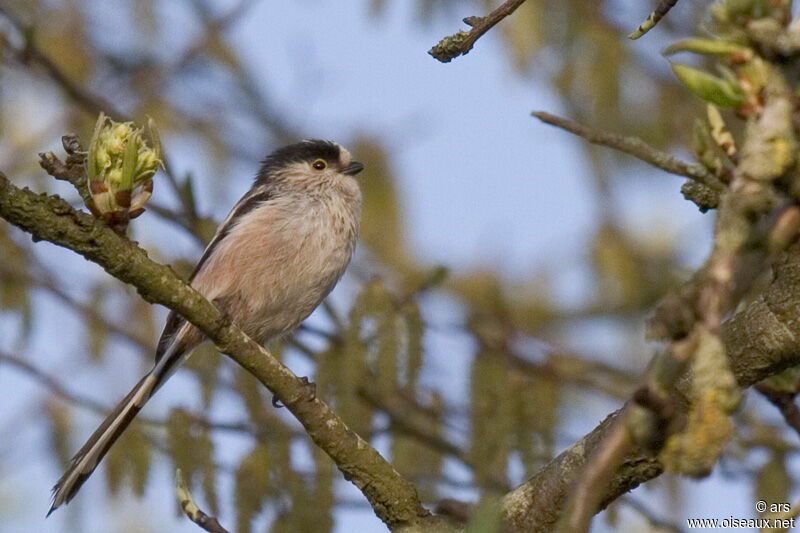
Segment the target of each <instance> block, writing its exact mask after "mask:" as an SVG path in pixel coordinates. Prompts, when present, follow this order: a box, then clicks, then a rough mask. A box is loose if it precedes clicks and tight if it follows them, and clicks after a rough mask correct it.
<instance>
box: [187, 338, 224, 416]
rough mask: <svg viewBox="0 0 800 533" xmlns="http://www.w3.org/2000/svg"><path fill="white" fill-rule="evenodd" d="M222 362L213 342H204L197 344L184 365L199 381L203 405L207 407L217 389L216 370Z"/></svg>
mask: <svg viewBox="0 0 800 533" xmlns="http://www.w3.org/2000/svg"><path fill="white" fill-rule="evenodd" d="M221 363H222V356H221V355H220V353H219V351H218V350H217V349H216V348H215V347H214V345H213V344H211V343H209V342H206V343H203V344H201V345H200V346H198V347H197V348H196V349H195V350H194V353H193V354H192V356H191V357H190V358H189V360H188V361H186V363H185V366H186V368H187V369H188V370H190V371H191V372H193V373H194V375H195V376H196V377H197V379H198V381H200V396H201V398H202V400H203V407H204V408H208V407H209V406H210V405H211V400H212V399H213V398H214V393H215V392H216V390H217V372H218V371H219V368H220V364H221Z"/></svg>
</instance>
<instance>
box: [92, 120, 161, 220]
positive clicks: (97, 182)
mask: <svg viewBox="0 0 800 533" xmlns="http://www.w3.org/2000/svg"><path fill="white" fill-rule="evenodd" d="M162 165H163V163H162V161H161V145H160V142H159V139H158V133H157V132H156V129H155V125H154V123H153V121H152V119H149V120H148V124H147V126H146V128H139V127H137V126H136V125H135V124H134V123H133V122H115V121H113V120H111V119H110V118H108V117H106V116H105V115H104V114H103V113H100V116H99V117H98V118H97V123H96V124H95V127H94V133H93V134H92V140H91V143H90V144H89V153H88V155H87V158H86V174H87V177H88V180H89V191H90V192H91V195H92V204H91V205H89V206H88V207H89V209H90V210H91V211H92V213H93V214H94V215H95V216H97V217H101V218H104V219H106V220H107V221H109V222H111V223H112V224H114V225H119V224H121V225H125V224H126V223H127V221H128V220H130V219H132V218H135V217H137V216H139V215H140V214H142V213H143V212H144V205H145V203H147V201H148V200H149V199H150V195H151V194H152V192H153V175H154V174H155V173H156V170H158V167H159V166H162Z"/></svg>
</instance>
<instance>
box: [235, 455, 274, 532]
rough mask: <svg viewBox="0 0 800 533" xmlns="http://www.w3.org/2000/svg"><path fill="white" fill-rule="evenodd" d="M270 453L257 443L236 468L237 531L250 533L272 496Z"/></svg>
mask: <svg viewBox="0 0 800 533" xmlns="http://www.w3.org/2000/svg"><path fill="white" fill-rule="evenodd" d="M269 468H270V453H269V450H268V448H267V447H266V446H265V445H263V444H259V443H256V444H255V445H254V446H253V449H252V450H251V451H250V453H248V454H247V455H245V457H244V458H243V459H242V460H241V462H240V463H239V466H238V467H237V468H236V474H235V483H236V489H235V490H236V498H235V504H236V531H238V532H239V533H250V531H252V529H251V522H252V520H253V518H254V517H255V516H256V515H257V514H258V513H259V511H261V508H262V506H263V504H264V499H265V498H266V497H267V496H268V495H269V494H270V492H271V491H270V488H271V487H270V473H269Z"/></svg>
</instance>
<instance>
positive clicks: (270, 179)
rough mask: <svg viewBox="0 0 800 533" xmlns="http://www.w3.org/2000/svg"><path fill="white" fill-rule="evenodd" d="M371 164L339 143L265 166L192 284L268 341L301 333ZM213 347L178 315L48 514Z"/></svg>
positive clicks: (350, 241) (302, 147) (336, 273)
mask: <svg viewBox="0 0 800 533" xmlns="http://www.w3.org/2000/svg"><path fill="white" fill-rule="evenodd" d="M363 168H364V165H362V164H361V163H359V162H358V161H353V160H352V158H351V156H350V153H349V152H348V151H347V150H345V149H344V148H342V147H341V146H339V145H338V144H336V143H334V142H330V141H323V140H317V139H314V140H306V141H302V142H299V143H297V144H292V145H289V146H286V147H283V148H280V149H278V150H276V151H275V152H273V153H272V154H270V155H269V156H267V158H266V159H264V161H263V163H262V165H261V169H260V170H259V172H258V175H257V177H256V179H255V182H254V183H253V186H252V187H251V188H250V190H249V191H248V192H247V193H246V194H245V195H244V196H243V197H242V198H241V200H239V201H238V202H237V203H236V205H235V206H233V209H231V211H230V213H229V214H228V216H227V217H225V220H224V221H223V222H222V224H220V226H219V229H218V230H217V233H216V235H215V236H214V238H213V239H212V240H211V242H210V243H209V245H208V246H207V247H206V249H205V251H204V252H203V255H202V257H201V258H200V261H199V262H198V263H197V266H196V267H195V269H194V272H192V275H191V277H190V283H191V285H192V287H194V288H195V289H197V290H198V291H199V292H200V293H201V294H203V296H205V297H206V298H207V299H209V300H211V301H212V302H214V304H215V305H216V306H217V308H218V309H219V310H220V311H221V312H222V313H224V314H225V315H226V316H228V317H230V319H231V320H232V321H233V323H235V324H236V325H238V326H239V327H240V328H241V329H242V330H243V331H244V332H245V333H247V334H248V335H249V336H250V337H252V338H253V339H256V340H257V341H258V342H260V343H262V344H263V343H266V342H267V341H269V340H270V339H272V338H275V337H278V336H280V335H282V334H284V333H287V332H289V331H291V330H292V329H294V328H295V327H296V326H297V325H298V324H300V322H302V321H303V320H304V319H305V318H306V317H307V316H308V315H310V314H311V312H312V311H313V310H314V309H315V308H316V307H317V305H319V303H320V302H321V301H322V300H323V298H325V296H327V295H328V293H329V292H330V291H331V290H332V289H333V287H334V285H336V282H337V281H338V280H339V278H340V277H341V276H342V274H343V273H344V270H345V268H346V267H347V264H348V263H349V262H350V258H351V257H352V255H353V250H354V249H355V246H356V240H357V237H358V222H359V218H360V216H361V191H360V189H359V187H358V183H357V182H356V180H355V179H354V177H353V176H355V175H356V174H358V173H359V172H361V170H363ZM202 341H203V334H202V333H201V332H200V331H199V330H198V329H197V328H196V327H194V326H193V325H191V324H190V323H188V322H187V321H186V320H184V319H183V318H182V317H180V316H178V315H177V314H175V312H174V311H173V312H170V313H169V315H168V317H167V321H166V325H165V326H164V331H163V332H162V333H161V338H160V340H159V341H158V346H157V348H156V356H155V365H154V366H153V368H152V370H150V372H148V373H147V374H146V375H145V376H144V377H143V378H142V379H141V380H140V381H139V383H137V384H136V386H135V387H133V390H131V391H130V392H129V393H128V395H127V396H125V398H123V399H122V400H121V401H120V402H119V403H118V404H117V406H116V407H115V408H114V410H113V411H112V412H111V413H110V414H109V415H108V416H107V417H106V419H105V420H104V421H103V423H102V424H100V427H98V428H97V430H95V432H94V433H93V434H92V436H91V437H89V440H88V441H86V444H84V445H83V447H82V448H81V449H80V450H79V451H78V453H77V454H76V455H75V457H73V458H72V461H71V462H70V466H69V468H68V469H67V471H66V472H65V473H64V475H63V476H61V479H59V480H58V482H57V483H56V485H55V486H54V487H53V503H52V506H51V508H50V511H49V512H48V516H49V514H50V513H52V512H53V511H54V510H55V509H57V508H58V507H59V506H60V505H62V504H64V503H68V502H69V501H70V500H71V499H72V498H73V497H74V496H75V494H76V493H77V492H78V489H80V487H81V485H82V484H83V483H84V482H85V481H86V479H87V478H88V477H89V476H90V475H91V474H92V472H93V471H94V469H95V468H97V465H98V464H99V463H100V460H101V459H102V458H103V457H104V456H105V454H106V452H108V450H109V448H110V447H111V446H112V445H113V444H114V442H115V441H116V440H117V439H118V438H119V436H120V435H121V434H122V432H123V431H125V428H127V427H128V425H129V424H130V423H131V421H132V420H133V418H134V417H135V416H136V414H137V413H138V412H139V411H140V410H141V409H142V407H143V406H144V404H145V402H147V400H149V399H150V398H151V397H152V396H153V394H154V393H155V392H156V390H158V388H159V387H160V386H161V385H162V384H163V383H164V382H165V381H166V380H167V379H168V378H169V377H170V376H171V375H172V373H173V372H175V370H176V369H177V368H178V366H179V365H180V364H181V363H183V362H184V361H185V360H186V358H187V357H189V355H190V354H191V352H192V350H193V349H194V347H195V346H197V345H198V344H200V342H202Z"/></svg>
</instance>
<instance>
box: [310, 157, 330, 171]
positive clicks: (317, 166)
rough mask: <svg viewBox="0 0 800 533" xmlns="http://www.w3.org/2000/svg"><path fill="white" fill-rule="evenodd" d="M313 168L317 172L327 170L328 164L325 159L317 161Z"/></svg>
mask: <svg viewBox="0 0 800 533" xmlns="http://www.w3.org/2000/svg"><path fill="white" fill-rule="evenodd" d="M311 166H312V167H314V168H315V169H317V170H325V168H326V167H327V166H328V163H326V162H325V160H324V159H317V160H316V161H314V162H313V163H312V164H311Z"/></svg>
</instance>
